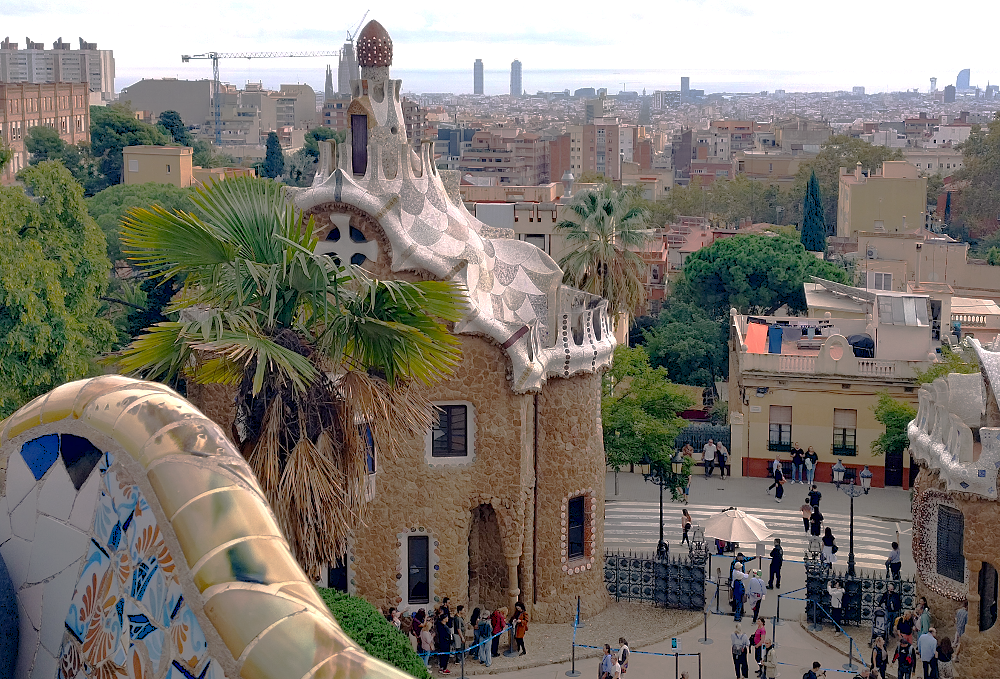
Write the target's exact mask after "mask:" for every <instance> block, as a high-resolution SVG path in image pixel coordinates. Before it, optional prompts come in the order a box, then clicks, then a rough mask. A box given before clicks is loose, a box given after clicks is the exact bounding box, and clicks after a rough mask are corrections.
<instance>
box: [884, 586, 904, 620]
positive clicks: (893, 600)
mask: <svg viewBox="0 0 1000 679" xmlns="http://www.w3.org/2000/svg"><path fill="white" fill-rule="evenodd" d="M878 605H879V606H881V607H882V608H883V609H884V610H885V621H886V623H887V625H888V627H887V629H889V630H894V629H896V618H898V617H899V614H900V612H901V611H902V610H903V598H902V597H901V596H900V595H899V592H897V591H896V586H895V585H894V584H893V583H891V582H890V583H889V584H888V585H886V588H885V591H884V592H882V596H880V597H879V599H878Z"/></svg>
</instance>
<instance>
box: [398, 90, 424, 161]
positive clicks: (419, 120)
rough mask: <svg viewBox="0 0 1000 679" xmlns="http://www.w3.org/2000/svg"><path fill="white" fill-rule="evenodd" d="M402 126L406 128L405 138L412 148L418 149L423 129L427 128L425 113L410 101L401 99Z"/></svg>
mask: <svg viewBox="0 0 1000 679" xmlns="http://www.w3.org/2000/svg"><path fill="white" fill-rule="evenodd" d="M403 124H404V125H405V126H406V137H407V139H409V140H410V142H411V143H412V144H413V148H417V149H419V148H420V142H421V140H422V139H423V135H424V129H425V128H426V127H427V111H425V110H424V109H423V107H421V106H420V104H418V103H417V102H415V101H413V100H412V99H407V98H406V97H403Z"/></svg>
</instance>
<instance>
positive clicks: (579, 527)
mask: <svg viewBox="0 0 1000 679" xmlns="http://www.w3.org/2000/svg"><path fill="white" fill-rule="evenodd" d="M585 500H586V498H585V497H584V496H583V495H581V496H579V497H574V498H572V499H570V501H569V517H568V518H569V523H568V525H569V528H568V530H567V535H566V537H567V540H566V544H567V554H566V556H567V557H568V558H570V559H577V558H579V557H582V556H583V554H584V552H583V537H584V535H583V534H584V524H585V522H586V518H587V516H586V505H585V504H584V502H585Z"/></svg>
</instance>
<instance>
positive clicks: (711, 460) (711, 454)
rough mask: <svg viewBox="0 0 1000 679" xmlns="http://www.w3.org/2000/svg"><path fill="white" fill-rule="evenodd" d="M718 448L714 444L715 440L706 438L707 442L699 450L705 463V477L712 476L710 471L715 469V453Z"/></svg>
mask: <svg viewBox="0 0 1000 679" xmlns="http://www.w3.org/2000/svg"><path fill="white" fill-rule="evenodd" d="M718 450H719V449H718V448H717V447H716V445H715V441H713V440H712V439H708V443H706V444H705V447H704V448H702V451H701V459H702V460H703V461H704V464H705V478H706V479H707V478H709V477H710V476H712V471H713V470H714V469H715V454H716V452H718Z"/></svg>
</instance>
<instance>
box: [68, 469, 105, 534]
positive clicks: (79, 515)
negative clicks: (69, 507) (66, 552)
mask: <svg viewBox="0 0 1000 679" xmlns="http://www.w3.org/2000/svg"><path fill="white" fill-rule="evenodd" d="M100 495H101V475H100V474H98V473H97V471H96V470H95V471H93V472H91V473H90V477H89V478H88V479H87V481H86V482H85V483H84V484H83V486H81V487H80V492H79V493H77V494H76V501H75V502H74V503H73V512H72V513H71V514H70V515H69V522H70V524H71V525H73V526H76V527H77V528H79V529H80V530H90V527H91V525H93V523H94V510H96V509H97V498H98V497H100Z"/></svg>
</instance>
